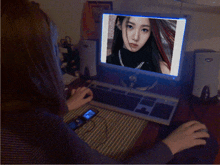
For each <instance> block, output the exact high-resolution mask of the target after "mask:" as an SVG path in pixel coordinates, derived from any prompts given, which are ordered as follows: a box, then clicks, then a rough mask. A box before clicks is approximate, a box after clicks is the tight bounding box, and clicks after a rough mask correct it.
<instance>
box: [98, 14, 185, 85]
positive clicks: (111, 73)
mask: <svg viewBox="0 0 220 165" xmlns="http://www.w3.org/2000/svg"><path fill="white" fill-rule="evenodd" d="M187 20H188V16H185V15H176V14H174V15H172V14H159V13H157V14H156V13H134V12H115V11H105V12H103V13H102V24H101V28H102V31H101V41H100V52H99V55H98V61H97V62H98V65H97V66H98V70H97V71H98V76H99V79H101V80H102V81H106V82H108V83H113V84H115V83H119V85H121V84H120V83H125V84H126V83H128V84H129V83H130V84H132V83H133V85H132V87H144V86H147V85H149V84H148V83H149V82H150V80H153V81H155V80H162V81H164V82H165V81H166V82H168V83H170V81H172V82H179V81H181V72H182V71H183V70H184V68H182V62H183V55H184V48H185V46H184V45H185V41H186V38H185V32H186V27H187ZM111 77H112V78H111ZM117 77H118V80H119V81H118V82H116V79H117Z"/></svg>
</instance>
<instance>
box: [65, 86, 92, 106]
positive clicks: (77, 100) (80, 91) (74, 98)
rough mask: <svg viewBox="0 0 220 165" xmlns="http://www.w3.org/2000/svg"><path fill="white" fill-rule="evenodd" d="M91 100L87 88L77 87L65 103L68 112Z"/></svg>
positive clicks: (89, 91) (90, 93)
mask: <svg viewBox="0 0 220 165" xmlns="http://www.w3.org/2000/svg"><path fill="white" fill-rule="evenodd" d="M86 96H87V97H86ZM92 99H93V93H92V91H91V90H90V89H89V88H87V87H79V88H77V89H73V90H72V91H71V96H70V98H69V99H68V100H67V102H66V103H67V107H68V109H69V110H74V109H77V108H79V107H81V106H83V105H84V104H86V103H88V102H90V101H91V100H92Z"/></svg>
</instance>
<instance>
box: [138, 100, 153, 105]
mask: <svg viewBox="0 0 220 165" xmlns="http://www.w3.org/2000/svg"><path fill="white" fill-rule="evenodd" d="M154 102H155V101H152V100H146V99H143V100H142V101H141V103H140V104H143V105H147V106H149V107H152V106H153V105H154Z"/></svg>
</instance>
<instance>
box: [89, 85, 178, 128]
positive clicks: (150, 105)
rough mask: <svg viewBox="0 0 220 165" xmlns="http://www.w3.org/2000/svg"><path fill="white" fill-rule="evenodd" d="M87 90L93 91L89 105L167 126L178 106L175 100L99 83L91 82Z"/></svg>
mask: <svg viewBox="0 0 220 165" xmlns="http://www.w3.org/2000/svg"><path fill="white" fill-rule="evenodd" d="M89 88H90V89H91V90H92V91H93V101H92V103H91V104H94V105H97V106H101V107H103V108H107V109H111V110H116V111H120V112H122V113H126V114H129V115H132V116H136V117H140V118H144V119H147V120H151V121H155V122H157V123H161V124H166V125H169V123H170V121H171V119H172V116H173V114H174V111H175V109H176V107H177V104H178V99H176V98H172V97H167V96H161V95H156V94H151V93H148V92H143V91H134V90H133V91H132V90H131V89H127V88H124V87H119V86H117V87H116V86H114V85H110V84H105V83H101V84H100V82H92V83H91V84H90V85H89Z"/></svg>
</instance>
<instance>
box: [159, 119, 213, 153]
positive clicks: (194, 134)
mask: <svg viewBox="0 0 220 165" xmlns="http://www.w3.org/2000/svg"><path fill="white" fill-rule="evenodd" d="M205 130H206V131H205ZM209 137H210V136H209V134H208V133H207V128H206V126H205V125H204V124H202V123H200V122H198V121H189V122H187V123H184V124H183V125H181V126H180V127H178V128H177V129H176V130H174V131H173V132H172V133H171V134H170V135H169V136H168V137H167V138H166V139H164V140H163V142H164V143H165V144H166V145H167V146H168V147H169V148H170V150H171V152H172V153H173V154H176V153H178V152H180V151H182V150H185V149H188V148H191V147H194V146H198V145H205V144H206V140H205V139H204V138H209Z"/></svg>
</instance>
